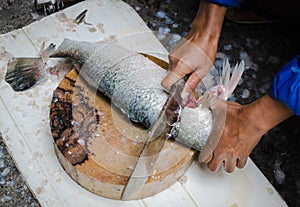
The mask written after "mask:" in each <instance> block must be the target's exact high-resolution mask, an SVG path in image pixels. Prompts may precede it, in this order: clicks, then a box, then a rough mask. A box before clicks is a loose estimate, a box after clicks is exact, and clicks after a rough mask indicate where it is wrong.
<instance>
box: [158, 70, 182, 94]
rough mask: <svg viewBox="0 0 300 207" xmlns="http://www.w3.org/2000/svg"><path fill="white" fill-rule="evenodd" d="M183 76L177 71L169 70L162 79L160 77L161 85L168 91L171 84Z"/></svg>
mask: <svg viewBox="0 0 300 207" xmlns="http://www.w3.org/2000/svg"><path fill="white" fill-rule="evenodd" d="M183 76H184V75H182V76H180V75H178V74H177V73H175V72H173V71H170V70H169V71H168V73H167V75H166V76H165V77H164V79H162V81H161V85H162V86H163V87H164V88H165V89H167V90H168V91H169V90H170V88H171V86H172V85H173V84H174V83H176V82H177V81H178V80H179V79H180V78H181V77H183Z"/></svg>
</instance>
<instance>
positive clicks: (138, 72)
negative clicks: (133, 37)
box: [51, 39, 243, 150]
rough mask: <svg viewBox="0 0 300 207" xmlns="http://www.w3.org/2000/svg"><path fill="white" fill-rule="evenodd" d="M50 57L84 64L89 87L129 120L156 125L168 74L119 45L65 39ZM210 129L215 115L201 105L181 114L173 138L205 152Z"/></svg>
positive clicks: (83, 72) (83, 74) (164, 98)
mask: <svg viewBox="0 0 300 207" xmlns="http://www.w3.org/2000/svg"><path fill="white" fill-rule="evenodd" d="M51 56H52V57H69V58H73V59H75V60H77V61H78V63H80V64H81V68H80V69H79V70H80V71H79V74H80V75H81V76H82V77H83V78H84V79H85V80H86V81H87V83H88V84H89V85H90V86H92V87H93V88H95V89H97V90H98V91H99V92H100V93H102V94H104V95H105V96H107V97H108V98H110V100H111V101H112V102H113V103H114V104H115V105H116V106H117V107H119V108H120V109H121V110H122V112H123V113H125V114H127V116H128V117H129V119H130V120H132V121H134V122H137V123H140V124H142V125H144V126H145V127H147V128H149V127H150V126H151V125H152V124H153V123H154V122H155V121H156V119H157V118H158V115H159V113H160V111H161V110H162V108H163V105H164V103H165V102H166V100H167V98H168V94H167V93H166V92H165V91H164V89H163V87H162V86H161V84H160V83H161V81H162V79H163V78H164V77H165V76H166V74H167V71H166V70H164V69H163V68H161V67H160V66H158V65H157V64H155V63H153V62H152V61H151V60H149V59H148V58H146V57H145V56H143V55H141V54H138V53H136V52H132V51H130V50H128V49H126V48H123V47H121V46H119V45H118V44H116V43H109V42H101V43H94V42H84V41H75V40H70V39H64V41H63V42H62V43H61V44H60V46H59V47H58V48H57V50H56V51H55V52H54V54H53V55H51ZM228 64H229V63H228ZM227 68H228V67H227ZM240 68H243V66H241V67H240ZM229 69H230V67H229ZM229 72H230V71H229ZM238 79H239V78H238ZM236 84H237V83H236ZM217 86H218V87H219V85H217ZM217 86H215V87H217ZM212 89H214V87H213V88H212ZM227 95H228V94H227ZM222 98H227V97H222ZM211 128H212V113H211V111H210V110H209V109H208V108H205V107H202V105H201V104H200V106H199V107H197V108H195V109H190V108H185V109H184V110H183V111H182V114H181V121H180V123H179V124H178V125H177V127H175V128H174V130H173V132H172V134H173V137H174V138H175V139H176V141H178V142H181V143H183V144H185V145H187V146H189V147H192V148H194V149H197V150H202V148H203V146H204V145H205V142H206V140H207V138H208V136H209V134H210V131H211Z"/></svg>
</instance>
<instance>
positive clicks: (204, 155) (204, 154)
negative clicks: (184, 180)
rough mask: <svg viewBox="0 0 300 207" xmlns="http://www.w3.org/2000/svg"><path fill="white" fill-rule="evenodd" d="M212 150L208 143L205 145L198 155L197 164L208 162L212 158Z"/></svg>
mask: <svg viewBox="0 0 300 207" xmlns="http://www.w3.org/2000/svg"><path fill="white" fill-rule="evenodd" d="M213 150H214V149H212V148H211V147H210V145H209V144H208V143H206V144H205V147H204V148H203V150H202V151H201V153H200V155H199V159H198V160H199V162H205V161H207V162H210V161H211V159H212V157H213ZM207 162H205V163H207Z"/></svg>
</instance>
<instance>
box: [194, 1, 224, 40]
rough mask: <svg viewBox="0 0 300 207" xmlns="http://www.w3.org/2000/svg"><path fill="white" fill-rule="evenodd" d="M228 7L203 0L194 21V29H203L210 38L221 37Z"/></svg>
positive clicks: (202, 31)
mask: <svg viewBox="0 0 300 207" xmlns="http://www.w3.org/2000/svg"><path fill="white" fill-rule="evenodd" d="M226 11H227V7H225V6H221V5H218V4H215V3H211V2H209V1H207V0H202V1H201V2H200V5H199V9H198V12H197V15H196V17H195V19H194V21H193V23H192V30H194V31H201V33H205V34H207V37H209V38H214V39H215V38H216V39H219V37H220V34H221V31H222V25H223V21H224V18H225V14H226Z"/></svg>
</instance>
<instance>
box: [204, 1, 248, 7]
mask: <svg viewBox="0 0 300 207" xmlns="http://www.w3.org/2000/svg"><path fill="white" fill-rule="evenodd" d="M209 1H210V2H212V3H215V4H219V5H221V6H226V7H239V6H240V5H241V4H242V3H243V1H244V0H209Z"/></svg>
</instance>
